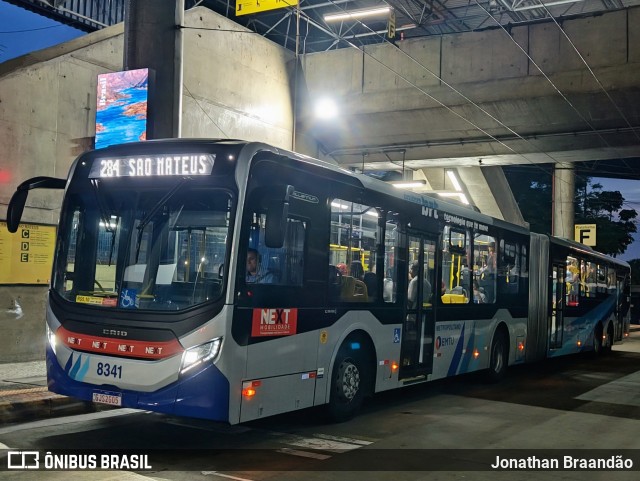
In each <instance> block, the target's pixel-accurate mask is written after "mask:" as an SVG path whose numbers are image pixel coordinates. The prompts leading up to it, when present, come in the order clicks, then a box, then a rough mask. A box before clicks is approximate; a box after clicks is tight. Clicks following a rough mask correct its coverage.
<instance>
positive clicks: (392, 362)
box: [7, 139, 630, 424]
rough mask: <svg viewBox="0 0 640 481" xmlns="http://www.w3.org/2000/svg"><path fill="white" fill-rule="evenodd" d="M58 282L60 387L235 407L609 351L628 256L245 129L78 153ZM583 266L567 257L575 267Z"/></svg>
mask: <svg viewBox="0 0 640 481" xmlns="http://www.w3.org/2000/svg"><path fill="white" fill-rule="evenodd" d="M34 188H64V190H65V192H64V201H63V205H62V209H61V214H60V224H59V229H58V238H57V244H56V252H55V260H54V266H53V275H52V283H51V288H50V292H49V297H48V308H47V311H46V324H47V333H48V341H49V342H48V347H47V352H46V357H47V373H48V385H49V389H50V390H52V391H54V392H57V393H60V394H64V395H68V396H73V397H76V398H80V399H84V400H88V401H94V402H99V403H107V404H111V405H115V406H123V407H131V408H138V409H145V410H150V411H157V412H162V413H170V414H174V415H181V416H191V417H199V418H206V419H212V420H218V421H225V422H228V423H232V424H233V423H239V422H245V421H249V420H253V419H257V418H262V417H265V416H270V415H274V414H278V413H283V412H287V411H293V410H297V409H302V408H307V407H311V406H318V405H327V406H326V407H327V410H328V412H329V413H330V414H331V416H332V417H333V418H334V419H336V420H344V419H347V418H349V417H351V416H353V415H354V414H355V413H356V411H357V410H358V408H359V407H360V405H361V404H362V401H363V399H364V398H365V397H366V396H368V395H370V394H373V393H376V392H380V391H385V390H389V389H394V388H399V387H402V386H406V385H409V384H414V383H418V382H426V381H431V380H435V379H441V378H445V377H448V376H453V375H457V374H462V373H469V372H474V371H484V372H485V373H486V374H487V375H488V377H489V378H492V379H498V378H500V377H501V376H503V375H504V372H505V369H506V368H507V366H510V365H515V364H521V363H525V362H531V361H536V360H539V359H543V358H547V357H553V356H557V355H564V354H571V353H578V352H581V351H589V350H591V351H594V352H601V351H606V350H608V349H610V348H611V346H612V344H613V343H614V342H616V341H619V340H622V338H623V337H624V335H625V333H626V332H627V331H628V325H629V314H628V312H629V300H628V299H629V277H630V272H629V266H628V264H626V263H624V262H621V261H618V260H616V259H613V258H609V257H607V256H604V255H601V254H599V253H596V252H595V251H593V250H591V249H589V248H587V247H584V246H582V245H580V244H576V243H574V242H570V241H566V240H560V239H554V238H549V237H547V236H545V235H538V234H533V233H530V232H529V231H528V230H527V229H526V228H524V227H520V226H516V225H511V224H509V223H506V222H504V221H501V220H497V219H493V218H491V217H488V216H486V215H482V214H480V213H477V212H475V211H473V210H470V209H466V208H464V207H462V206H458V205H455V204H451V203H445V202H441V201H440V200H437V199H435V198H433V197H429V196H427V195H421V194H415V193H410V192H406V191H402V190H399V189H396V188H394V187H393V186H391V185H388V184H385V183H383V182H381V181H378V180H376V179H373V178H370V177H367V176H363V175H356V174H353V173H351V172H348V171H346V170H343V169H340V168H339V167H337V166H335V165H332V164H330V163H327V162H322V161H319V160H314V159H311V158H308V157H305V156H301V155H297V154H294V153H291V152H286V151H283V150H280V149H277V148H274V147H271V146H268V145H264V144H259V143H246V142H241V141H235V140H218V141H214V140H193V139H190V140H187V139H182V140H160V141H149V142H141V143H133V144H126V145H119V146H113V147H109V148H106V149H102V150H96V151H92V152H87V153H85V154H82V155H81V156H80V157H79V158H78V159H77V160H76V161H75V162H74V164H73V166H72V167H71V170H70V173H69V176H68V179H53V178H47V177H37V178H35V179H31V180H29V181H26V182H24V183H23V184H21V185H20V186H19V187H18V190H17V192H16V194H14V197H13V198H12V200H11V203H10V205H9V208H8V212H7V224H8V227H9V229H10V230H12V231H15V230H16V229H17V228H18V223H19V222H20V217H21V214H22V210H23V208H24V205H25V202H26V198H27V194H28V191H29V190H31V189H34ZM569 273H570V274H571V277H569Z"/></svg>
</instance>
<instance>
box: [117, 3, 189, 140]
mask: <svg viewBox="0 0 640 481" xmlns="http://www.w3.org/2000/svg"><path fill="white" fill-rule="evenodd" d="M124 19H125V20H124V68H125V70H134V69H138V68H149V69H151V70H152V71H153V73H154V76H153V77H151V78H150V82H149V129H148V132H147V138H148V139H162V138H169V137H180V121H181V114H182V30H181V29H180V28H179V26H180V25H182V23H183V19H184V1H183V0H173V1H171V0H163V1H158V0H126V2H125V10H124Z"/></svg>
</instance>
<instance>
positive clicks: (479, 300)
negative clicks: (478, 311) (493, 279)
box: [473, 279, 487, 304]
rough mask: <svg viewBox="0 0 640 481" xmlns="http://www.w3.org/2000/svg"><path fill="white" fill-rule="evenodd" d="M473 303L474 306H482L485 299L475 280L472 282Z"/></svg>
mask: <svg viewBox="0 0 640 481" xmlns="http://www.w3.org/2000/svg"><path fill="white" fill-rule="evenodd" d="M473 302H474V303H475V304H484V303H485V302H487V297H486V296H485V295H484V289H483V288H482V287H480V286H479V285H478V281H477V280H476V279H474V280H473Z"/></svg>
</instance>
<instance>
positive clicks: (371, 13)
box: [324, 6, 391, 22]
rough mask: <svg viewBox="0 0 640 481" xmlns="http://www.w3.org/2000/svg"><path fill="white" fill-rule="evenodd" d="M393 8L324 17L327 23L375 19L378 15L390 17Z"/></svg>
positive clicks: (371, 9) (372, 9)
mask: <svg viewBox="0 0 640 481" xmlns="http://www.w3.org/2000/svg"><path fill="white" fill-rule="evenodd" d="M390 11H391V7H388V6H387V7H377V8H367V9H364V10H353V11H351V12H342V13H330V14H329V15H325V16H324V21H325V22H339V21H341V20H355V19H357V18H365V17H374V16H376V15H388V14H389V12H390Z"/></svg>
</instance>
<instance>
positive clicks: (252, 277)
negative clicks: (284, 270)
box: [245, 248, 273, 284]
mask: <svg viewBox="0 0 640 481" xmlns="http://www.w3.org/2000/svg"><path fill="white" fill-rule="evenodd" d="M259 258H260V256H259V255H258V251H257V250H255V249H252V248H249V249H248V250H247V275H246V278H245V281H246V282H247V284H271V283H272V282H273V274H271V272H269V271H263V270H262V269H261V268H260V267H259V266H258V264H259V262H260V261H259Z"/></svg>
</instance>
